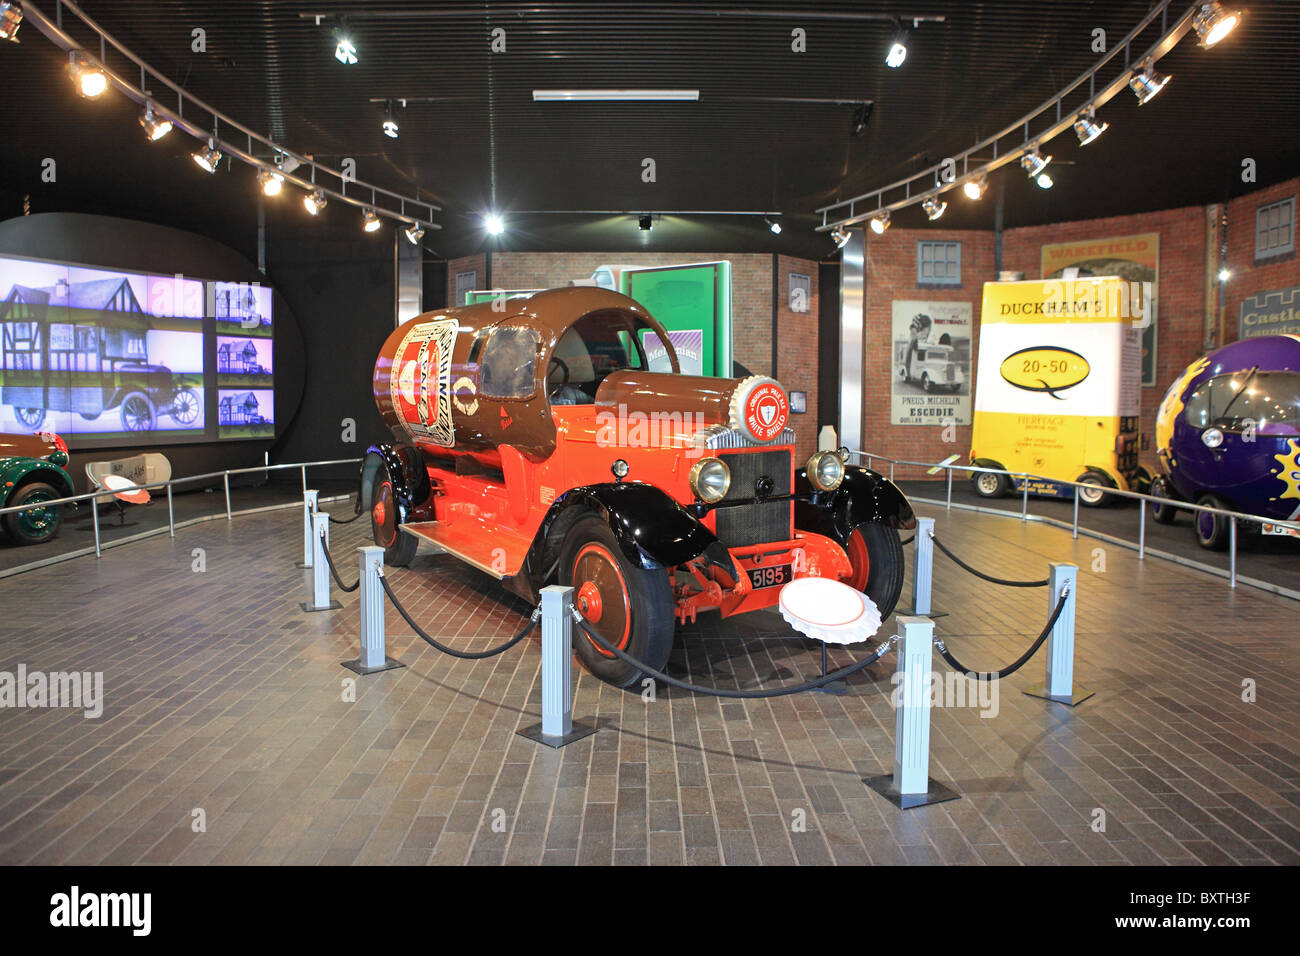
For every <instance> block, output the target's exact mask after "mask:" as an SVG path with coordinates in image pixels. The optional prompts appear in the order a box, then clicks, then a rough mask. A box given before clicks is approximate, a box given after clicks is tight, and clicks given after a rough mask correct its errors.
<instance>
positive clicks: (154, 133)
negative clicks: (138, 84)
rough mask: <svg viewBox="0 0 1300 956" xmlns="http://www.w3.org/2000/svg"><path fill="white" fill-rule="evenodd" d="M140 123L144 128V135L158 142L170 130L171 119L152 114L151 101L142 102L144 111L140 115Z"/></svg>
mask: <svg viewBox="0 0 1300 956" xmlns="http://www.w3.org/2000/svg"><path fill="white" fill-rule="evenodd" d="M140 125H141V126H142V127H143V128H144V132H145V135H146V136H148V137H149V139H150V140H151V141H152V142H155V143H156V142H158V140H160V139H162V138H163V137H164V136H166V135H167V134H168V133H170V132H171V131H172V121H171V120H169V119H168V118H167V117H165V116H163V117H158V116H155V115H154V111H153V103H145V104H144V113H142V114H141V116H140Z"/></svg>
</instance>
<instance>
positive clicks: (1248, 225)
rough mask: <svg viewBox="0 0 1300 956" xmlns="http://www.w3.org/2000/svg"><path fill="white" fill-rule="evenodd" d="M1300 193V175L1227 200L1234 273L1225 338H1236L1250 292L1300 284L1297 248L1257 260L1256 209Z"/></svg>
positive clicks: (1226, 310) (1229, 258)
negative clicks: (1256, 262) (1280, 254)
mask: <svg viewBox="0 0 1300 956" xmlns="http://www.w3.org/2000/svg"><path fill="white" fill-rule="evenodd" d="M1298 193H1300V179H1290V180H1287V181H1286V182H1284V183H1279V184H1278V185H1276V186H1271V187H1269V188H1268V189H1261V190H1259V191H1257V192H1253V193H1251V194H1250V195H1248V196H1242V197H1240V198H1238V199H1234V200H1232V201H1231V202H1229V203H1228V204H1227V213H1228V256H1227V262H1228V271H1229V273H1230V275H1229V277H1228V281H1227V284H1226V286H1225V289H1226V293H1227V294H1226V296H1225V306H1224V309H1223V315H1222V323H1223V324H1222V331H1223V335H1222V337H1221V338H1220V341H1221V342H1225V343H1226V342H1234V341H1236V339H1237V328H1238V324H1239V319H1240V316H1241V303H1242V300H1243V299H1245V298H1246V297H1247V296H1251V295H1254V294H1255V293H1257V292H1268V291H1272V290H1274V289H1288V288H1290V287H1291V286H1297V285H1300V259H1297V258H1296V254H1295V252H1291V253H1288V254H1287V255H1284V256H1281V257H1279V258H1277V259H1265V260H1264V261H1263V262H1262V263H1260V264H1259V265H1256V264H1255V211H1256V210H1257V209H1258V208H1259V207H1260V206H1264V205H1267V204H1269V203H1273V202H1277V201H1278V200H1280V199H1288V198H1294V197H1295V196H1296V195H1297V194H1298ZM1216 261H1217V258H1216Z"/></svg>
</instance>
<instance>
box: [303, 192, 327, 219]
mask: <svg viewBox="0 0 1300 956" xmlns="http://www.w3.org/2000/svg"><path fill="white" fill-rule="evenodd" d="M328 201H329V200H327V199H326V198H325V190H323V189H319V188H317V189H313V190H312V191H311V192H309V193H308V194H307V195H305V196H303V197H302V205H303V208H304V209H306V210H307V211H308V212H309V213H311V214H312V215H313V216H319V215H320V211H321V210H322V209H324V208H325V204H326V203H327V202H328Z"/></svg>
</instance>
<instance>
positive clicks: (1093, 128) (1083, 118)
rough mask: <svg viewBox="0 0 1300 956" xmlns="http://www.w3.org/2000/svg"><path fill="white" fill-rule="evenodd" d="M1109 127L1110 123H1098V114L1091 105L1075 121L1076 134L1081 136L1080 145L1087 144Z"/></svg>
mask: <svg viewBox="0 0 1300 956" xmlns="http://www.w3.org/2000/svg"><path fill="white" fill-rule="evenodd" d="M1108 129H1110V124H1109V123H1102V124H1100V125H1098V123H1097V114H1096V113H1095V112H1094V111H1093V110H1092V108H1091V107H1089V109H1088V112H1086V113H1080V114H1079V117H1078V119H1076V120H1075V121H1074V134H1075V135H1076V136H1078V137H1079V145H1080V146H1087V145H1088V144H1089V143H1091V142H1092V141H1093V140H1094V139H1096V138H1097V137H1098V136H1100V135H1101V134H1102V133H1104V132H1106V130H1108Z"/></svg>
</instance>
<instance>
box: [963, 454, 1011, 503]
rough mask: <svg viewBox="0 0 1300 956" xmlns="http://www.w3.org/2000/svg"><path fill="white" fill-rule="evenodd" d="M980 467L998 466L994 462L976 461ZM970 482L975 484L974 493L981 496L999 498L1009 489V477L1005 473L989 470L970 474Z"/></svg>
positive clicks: (998, 466)
mask: <svg viewBox="0 0 1300 956" xmlns="http://www.w3.org/2000/svg"><path fill="white" fill-rule="evenodd" d="M975 464H976V465H978V466H979V467H980V468H1000V467H1002V466H1001V465H999V464H997V463H996V462H987V461H977V462H975ZM970 483H971V484H972V485H974V486H975V493H976V494H977V495H979V496H980V497H981V498H1001V497H1002V496H1003V495H1005V494H1006V493H1007V492H1008V491H1010V490H1011V479H1010V478H1008V477H1007V476H1006V475H1000V474H995V473H994V472H990V471H977V472H975V473H974V474H973V475H971V478H970Z"/></svg>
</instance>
